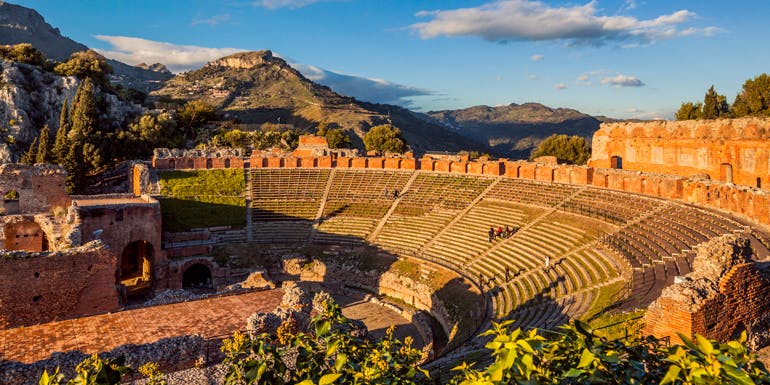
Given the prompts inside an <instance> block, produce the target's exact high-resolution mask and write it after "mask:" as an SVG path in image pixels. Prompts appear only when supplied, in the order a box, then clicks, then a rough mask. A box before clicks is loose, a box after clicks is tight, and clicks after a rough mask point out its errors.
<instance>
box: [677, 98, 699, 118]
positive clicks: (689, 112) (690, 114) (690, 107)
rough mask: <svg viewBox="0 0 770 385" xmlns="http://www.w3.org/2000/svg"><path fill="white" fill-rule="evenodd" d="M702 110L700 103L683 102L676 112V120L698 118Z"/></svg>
mask: <svg viewBox="0 0 770 385" xmlns="http://www.w3.org/2000/svg"><path fill="white" fill-rule="evenodd" d="M702 111H703V104H702V103H692V102H685V103H682V105H681V106H680V107H679V110H678V111H677V112H676V115H675V116H676V120H693V119H700V118H701V115H702Z"/></svg>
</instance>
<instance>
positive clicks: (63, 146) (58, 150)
mask: <svg viewBox="0 0 770 385" xmlns="http://www.w3.org/2000/svg"><path fill="white" fill-rule="evenodd" d="M69 131H70V107H69V103H68V102H67V100H64V103H63V104H62V107H61V113H60V114H59V129H58V130H56V141H55V142H54V145H53V158H54V160H55V161H56V162H57V163H59V164H64V158H66V157H67V150H68V147H69V146H68V143H67V134H69Z"/></svg>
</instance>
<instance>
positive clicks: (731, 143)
mask: <svg viewBox="0 0 770 385" xmlns="http://www.w3.org/2000/svg"><path fill="white" fill-rule="evenodd" d="M769 138H770V119H766V118H741V119H717V120H685V121H654V122H641V123H603V124H602V125H601V127H600V129H599V131H597V132H596V133H594V137H593V143H592V155H591V160H590V161H589V165H591V166H593V167H602V168H623V169H627V170H638V171H645V172H655V173H662V174H669V175H680V176H684V177H689V176H693V175H697V174H707V175H709V177H710V178H711V179H712V180H718V181H722V182H732V183H737V184H741V185H744V186H753V187H760V188H764V186H763V182H764V183H768V182H770V181H768V178H769V177H770V141H768V139H769Z"/></svg>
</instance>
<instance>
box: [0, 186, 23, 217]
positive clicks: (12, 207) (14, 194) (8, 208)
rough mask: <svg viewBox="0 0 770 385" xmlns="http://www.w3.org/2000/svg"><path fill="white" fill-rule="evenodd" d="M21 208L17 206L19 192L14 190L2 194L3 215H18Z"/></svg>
mask: <svg viewBox="0 0 770 385" xmlns="http://www.w3.org/2000/svg"><path fill="white" fill-rule="evenodd" d="M20 212H21V207H20V206H19V192H18V191H16V190H9V191H6V192H5V194H3V213H4V214H6V215H13V214H19V213H20Z"/></svg>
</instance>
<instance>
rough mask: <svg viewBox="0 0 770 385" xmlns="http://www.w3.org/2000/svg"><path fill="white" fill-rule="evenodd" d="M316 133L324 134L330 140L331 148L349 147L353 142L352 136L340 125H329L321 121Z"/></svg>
mask: <svg viewBox="0 0 770 385" xmlns="http://www.w3.org/2000/svg"><path fill="white" fill-rule="evenodd" d="M316 135H318V136H323V137H324V138H326V141H327V142H329V148H348V147H350V145H351V144H352V142H351V141H350V137H349V136H348V135H347V134H346V133H345V131H344V130H342V129H341V128H338V127H328V126H327V125H326V124H324V123H321V124H320V125H318V131H317V132H316Z"/></svg>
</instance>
